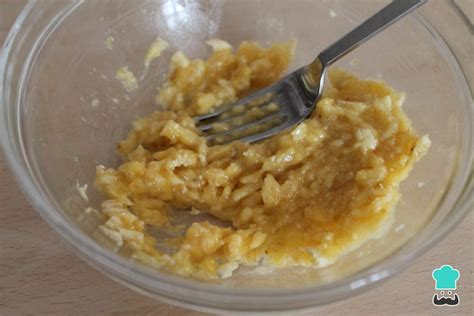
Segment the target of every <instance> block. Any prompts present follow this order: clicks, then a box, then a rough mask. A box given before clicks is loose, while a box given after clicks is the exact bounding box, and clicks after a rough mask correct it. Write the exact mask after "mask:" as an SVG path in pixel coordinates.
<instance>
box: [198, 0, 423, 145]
mask: <svg viewBox="0 0 474 316" xmlns="http://www.w3.org/2000/svg"><path fill="white" fill-rule="evenodd" d="M426 1H427V0H394V1H392V2H391V3H390V4H388V5H387V6H386V7H385V8H383V9H382V10H380V11H379V12H377V13H376V14H375V15H373V16H372V17H370V18H369V19H368V20H366V21H365V22H364V23H362V24H361V25H359V26H358V27H357V28H355V29H354V30H353V31H351V32H350V33H348V34H347V35H345V36H344V37H342V38H341V39H340V40H338V41H337V42H335V43H334V44H332V45H331V46H329V47H328V48H327V49H325V50H324V51H322V52H321V53H320V54H319V56H318V57H317V58H316V59H315V60H314V61H313V62H312V63H311V64H309V65H307V66H305V67H302V68H300V69H298V70H296V71H295V72H293V73H291V74H289V75H287V76H285V77H284V78H283V79H281V80H280V81H279V82H277V83H276V84H273V85H271V86H269V87H267V88H264V89H261V90H259V91H257V92H255V93H253V94H251V95H249V96H247V97H245V98H243V99H240V100H239V101H237V102H235V103H232V104H227V105H224V106H221V107H219V108H218V109H216V110H215V111H213V112H211V113H208V114H204V115H201V116H197V117H195V121H196V125H197V127H198V128H199V129H200V130H201V131H202V132H204V134H205V135H206V138H207V141H208V143H209V144H210V145H217V144H224V143H228V142H231V141H234V140H240V141H244V142H256V141H259V140H262V139H264V138H267V137H269V136H271V135H274V134H276V133H278V132H281V131H283V130H286V129H288V128H289V127H291V126H293V125H295V124H298V123H299V122H301V121H302V120H304V119H305V118H307V117H308V116H309V115H310V114H311V112H312V111H313V110H314V109H315V107H316V102H317V101H318V99H319V97H320V96H321V94H322V91H323V87H324V82H325V79H326V74H327V68H328V67H329V66H330V65H331V64H333V63H334V62H335V61H337V60H338V59H339V58H341V57H342V56H344V55H345V54H347V53H349V52H350V51H352V50H353V49H355V48H356V47H357V46H359V45H360V44H362V43H364V42H365V41H367V40H368V39H370V38H371V37H373V36H374V35H376V34H377V33H379V32H381V31H382V30H384V29H385V28H386V27H388V26H389V25H391V24H393V23H394V22H396V21H398V20H399V19H400V18H402V17H403V16H405V15H406V14H408V13H410V12H411V11H413V10H415V9H416V8H417V7H419V6H420V5H422V4H423V3H425V2H426Z"/></svg>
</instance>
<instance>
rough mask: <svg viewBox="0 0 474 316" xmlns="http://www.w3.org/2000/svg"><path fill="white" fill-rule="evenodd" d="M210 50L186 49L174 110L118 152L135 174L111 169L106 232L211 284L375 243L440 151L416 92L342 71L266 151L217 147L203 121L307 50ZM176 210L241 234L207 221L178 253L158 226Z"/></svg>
mask: <svg viewBox="0 0 474 316" xmlns="http://www.w3.org/2000/svg"><path fill="white" fill-rule="evenodd" d="M208 44H209V45H211V46H212V48H213V53H212V55H211V56H210V57H209V59H207V60H199V59H195V60H190V59H188V58H187V57H186V55H185V54H184V53H183V52H180V51H178V52H176V53H174V55H173V57H172V59H171V69H170V74H169V78H168V81H167V82H166V83H165V84H164V86H163V87H162V88H161V89H160V92H159V94H158V96H157V99H158V101H159V103H160V104H162V105H164V108H165V110H164V111H160V112H155V113H152V114H151V115H150V116H148V117H145V118H140V119H138V120H136V121H135V122H134V123H133V126H132V129H131V131H130V133H129V134H128V137H127V138H126V139H125V140H124V141H122V142H120V143H119V144H118V151H119V152H120V154H121V155H122V156H123V164H122V165H120V166H119V167H118V168H116V169H114V168H105V167H104V166H99V167H97V174H96V179H95V187H96V188H98V189H99V190H100V191H101V192H103V194H104V195H105V196H106V198H107V200H106V201H105V202H103V204H102V213H103V214H104V215H105V216H106V217H107V219H108V220H107V221H106V222H105V224H104V225H102V226H101V227H100V229H101V230H102V231H103V232H104V233H105V234H106V235H107V236H109V237H110V238H112V239H113V240H114V241H115V242H116V243H117V245H119V246H124V247H127V248H128V249H131V250H132V252H133V256H132V258H133V259H134V260H137V261H139V262H142V263H145V264H147V265H150V266H152V267H156V268H159V269H162V270H164V271H168V272H171V273H176V274H179V275H182V276H189V277H193V278H198V279H207V280H208V279H216V278H226V277H229V276H231V275H232V273H233V271H234V270H235V269H237V268H238V267H239V266H240V265H254V264H267V265H273V266H277V267H291V266H314V267H322V266H325V265H328V264H330V263H332V262H334V261H335V260H337V258H338V257H340V256H341V255H343V254H344V253H346V252H348V251H350V250H353V249H355V248H356V247H358V246H360V245H361V244H362V243H363V242H365V241H366V240H368V239H369V238H371V237H373V236H374V235H375V234H376V233H377V232H378V231H379V230H380V229H381V228H382V227H383V226H384V224H386V223H387V222H388V221H389V219H390V218H391V216H392V215H393V211H394V206H395V204H396V203H397V201H398V199H399V198H400V193H399V184H400V182H401V181H402V180H404V179H405V178H406V177H407V176H408V173H409V171H410V170H411V168H412V167H413V164H414V163H415V162H416V161H418V160H419V159H420V158H421V157H422V156H423V155H424V154H425V153H426V152H427V150H428V148H429V146H430V141H429V139H428V137H427V136H423V137H418V136H417V135H416V134H415V132H414V131H413V129H412V127H411V124H410V121H409V120H408V119H407V117H406V115H405V114H404V112H403V110H402V107H401V106H402V103H403V99H404V95H403V94H401V93H399V92H396V91H394V90H393V89H391V88H390V87H388V86H387V85H386V84H385V83H383V82H376V81H369V80H359V79H358V78H356V77H355V76H353V75H351V74H348V73H346V72H343V71H340V70H333V71H332V72H331V73H330V81H331V85H332V87H331V88H329V89H327V91H325V93H324V96H323V97H322V98H321V99H320V101H319V102H318V104H317V107H316V110H315V111H314V112H313V114H312V115H311V117H310V118H308V119H307V120H305V121H304V122H303V123H301V124H299V125H298V126H295V127H294V128H293V129H292V130H289V131H287V132H284V133H281V134H278V135H276V136H274V137H271V138H269V139H267V140H264V141H262V142H259V143H256V144H245V143H241V142H233V143H230V144H227V145H219V146H209V145H207V144H206V141H205V139H204V137H202V136H201V135H200V132H199V131H198V130H197V128H196V127H195V125H194V121H193V119H192V116H193V115H197V114H203V113H206V112H209V111H211V110H212V109H214V108H215V107H216V106H219V105H221V104H223V103H226V102H230V101H234V100H237V99H238V98H240V97H242V96H245V95H247V94H249V93H250V92H252V91H254V90H256V89H259V88H262V87H265V86H267V85H269V84H271V83H273V82H275V81H277V80H278V79H279V78H281V76H282V75H283V74H284V72H285V71H286V69H287V67H288V65H289V63H290V61H291V59H292V56H293V50H294V44H293V43H291V42H290V43H274V44H272V45H271V46H269V47H268V48H263V47H261V46H259V45H258V44H256V43H249V42H244V43H242V44H241V45H240V46H239V47H238V48H237V50H236V51H235V52H234V51H233V49H232V47H231V46H230V45H229V44H227V43H226V42H224V41H220V40H212V41H209V42H208ZM171 209H185V210H187V211H188V212H191V213H192V214H196V213H201V212H202V213H207V214H210V215H212V216H215V217H217V218H219V219H222V220H224V221H228V222H229V223H231V227H229V228H221V227H219V226H216V225H212V224H210V223H209V222H195V223H194V224H192V225H191V226H190V227H188V228H187V230H186V231H185V234H184V236H183V237H182V238H174V239H172V240H169V243H170V245H173V247H174V249H175V250H174V251H173V252H172V253H170V254H164V253H161V252H160V251H158V250H157V249H156V247H155V244H156V240H155V239H154V238H153V237H151V236H150V235H149V234H147V227H155V228H158V229H168V228H169V227H170V225H171V224H170V220H171V214H172V212H171V211H170V210H171ZM183 212H184V211H183Z"/></svg>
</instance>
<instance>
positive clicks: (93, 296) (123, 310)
mask: <svg viewBox="0 0 474 316" xmlns="http://www.w3.org/2000/svg"><path fill="white" fill-rule="evenodd" d="M437 1H444V0H437ZM459 2H460V5H461V7H463V8H467V10H468V11H469V10H471V9H472V7H473V6H474V0H460V1H459ZM22 3H23V1H20V0H0V43H2V42H3V40H4V38H5V36H6V34H7V32H8V29H9V28H10V26H11V25H12V23H13V21H14V18H15V17H16V15H17V14H18V12H19V11H20V10H21V8H22ZM467 14H468V15H472V10H471V11H469V12H467ZM473 225H474V214H473V213H471V214H470V215H468V217H466V218H465V219H464V221H463V222H462V223H461V225H459V226H458V227H457V229H456V230H455V231H453V232H452V233H451V234H449V236H448V237H447V238H445V239H444V240H443V241H442V242H441V243H440V244H439V245H437V246H436V247H435V248H433V249H431V250H430V251H429V252H428V253H426V254H424V255H423V256H422V257H420V258H418V259H417V260H416V261H415V263H414V264H413V265H412V266H411V267H410V268H409V269H407V270H405V271H403V272H402V273H400V274H398V275H396V276H395V277H393V278H391V279H389V280H388V281H387V282H385V283H383V284H382V285H381V286H379V287H377V288H376V289H373V290H371V291H368V292H366V293H363V294H361V295H358V296H355V297H353V298H350V299H347V300H344V301H340V302H337V303H333V304H330V305H327V306H324V307H321V308H319V309H318V310H316V311H315V312H313V313H309V314H313V315H314V314H322V315H329V314H330V315H374V314H386V315H398V314H404V315H425V314H439V315H442V314H464V315H468V314H469V315H472V314H473V312H474V310H473V302H474V288H473V264H474V263H473V260H474V258H473V244H472V243H473V236H474V235H473ZM442 264H451V265H453V266H454V267H456V268H457V269H459V270H460V272H461V277H460V280H459V281H458V290H457V291H456V292H457V293H458V294H459V295H460V298H461V304H460V305H459V306H457V307H441V308H440V307H434V306H433V305H432V303H431V299H432V296H433V293H434V282H433V279H432V277H431V272H432V270H433V269H434V268H436V267H439V266H440V265H442ZM25 314H31V315H33V314H34V315H45V314H60V315H64V314H67V315H83V314H89V315H97V314H101V315H102V314H107V315H109V314H114V315H143V314H153V315H204V314H203V313H198V312H193V311H189V310H186V309H183V308H179V307H174V306H170V305H167V304H164V303H161V302H158V301H154V300H152V299H150V298H148V297H145V296H142V295H140V294H138V293H136V292H134V291H132V290H130V289H128V288H126V287H124V286H122V285H120V284H118V283H116V282H114V281H112V280H110V279H108V278H107V277H105V276H103V275H102V274H101V273H99V272H98V271H96V270H95V269H93V268H91V267H90V266H89V265H87V264H86V263H84V262H83V261H82V260H81V259H79V258H78V257H77V256H76V255H75V254H74V253H73V251H72V250H71V249H70V248H68V247H66V246H65V245H64V244H63V243H62V242H61V240H60V239H59V237H58V236H57V235H56V234H55V233H54V232H53V230H52V229H51V228H50V227H49V226H48V225H47V224H46V223H45V222H44V221H43V220H42V219H41V218H40V216H39V215H38V214H37V213H36V212H35V210H34V209H33V208H32V207H31V206H30V204H29V203H28V202H27V200H26V199H25V198H24V196H23V194H22V193H21V192H20V190H19V189H18V188H17V186H16V183H15V181H14V179H13V176H12V175H11V173H10V172H9V171H8V169H7V166H6V163H5V160H4V158H3V156H2V155H1V154H0V315H25Z"/></svg>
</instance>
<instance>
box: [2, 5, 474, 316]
mask: <svg viewBox="0 0 474 316" xmlns="http://www.w3.org/2000/svg"><path fill="white" fill-rule="evenodd" d="M385 3H386V1H380V2H377V3H376V2H374V1H371V0H366V1H361V0H358V1H311V0H298V1H291V2H290V1H287V0H278V1H276V0H259V1H254V0H243V1H231V0H228V1H205V0H203V1H188V0H144V1H140V2H137V1H128V0H123V1H119V0H114V1H105V0H104V1H81V0H50V1H31V2H29V4H28V5H27V7H26V8H25V9H24V11H23V12H22V13H21V15H20V16H19V18H18V20H17V21H16V23H15V25H14V26H13V28H12V30H11V32H10V34H9V36H8V38H7V41H6V42H5V46H4V51H3V55H2V57H1V61H0V72H1V77H0V80H1V81H0V97H1V108H0V130H1V141H2V145H3V148H4V151H5V154H6V157H7V160H8V163H9V165H10V167H11V169H12V170H13V172H14V173H15V175H16V177H17V180H18V183H19V185H20V186H21V188H22V189H23V191H24V192H25V194H26V195H27V196H28V198H29V199H30V201H31V203H32V204H33V206H34V207H35V208H36V209H37V210H38V212H39V213H40V214H41V216H43V218H44V219H45V220H46V221H47V222H48V223H50V225H51V226H52V227H54V229H55V230H56V231H57V232H58V233H59V234H60V235H61V236H62V237H63V238H64V239H65V240H66V241H67V242H68V243H69V244H71V245H72V246H73V247H74V249H75V250H76V252H77V253H78V254H79V255H80V256H82V257H83V258H84V259H85V260H86V261H87V262H89V263H91V264H92V265H93V266H95V267H97V268H98V269H100V270H101V271H103V272H104V273H106V274H107V275H109V276H111V277H112V278H114V279H115V280H118V281H119V282H121V283H124V284H126V285H128V286H130V287H131V288H134V289H136V290H138V291H141V292H143V293H146V294H148V295H150V296H153V297H156V298H159V299H161V300H164V301H167V302H172V303H175V304H180V305H184V306H189V307H192V308H200V309H205V310H214V311H216V310H228V311H261V312H264V311H288V310H296V309H307V308H310V307H314V306H316V305H320V304H323V303H327V302H330V301H334V300H337V299H340V298H343V297H347V296H349V295H353V294H355V293H358V292H360V291H362V290H364V289H368V288H370V287H372V286H374V285H375V284H377V283H379V282H380V281H381V280H383V279H385V278H387V277H388V276H390V275H393V274H394V273H396V272H397V271H400V270H401V269H403V268H404V267H406V266H407V265H408V264H409V263H410V262H411V261H413V260H414V259H415V258H416V257H418V256H419V255H420V254H421V253H423V252H424V251H426V250H427V249H429V248H430V247H431V246H433V245H434V244H436V243H437V241H439V239H440V238H441V237H442V236H444V235H446V234H447V233H448V232H449V231H450V230H452V229H453V228H454V227H455V225H456V223H458V222H459V221H460V220H461V219H462V218H463V216H464V215H465V214H466V213H467V212H468V211H469V210H470V209H472V205H473V177H472V175H473V151H472V146H473V139H474V136H473V106H472V94H471V88H470V84H469V81H471V83H472V73H468V74H467V76H468V78H466V75H465V74H464V73H463V69H464V70H466V71H468V70H470V71H472V68H469V67H472V64H471V65H470V64H469V63H470V60H469V58H470V57H469V55H470V53H467V54H466V51H467V52H472V47H469V48H468V50H466V49H461V48H462V46H461V45H472V42H471V41H469V40H468V39H469V38H471V37H470V36H472V34H471V33H470V31H469V28H468V26H467V25H466V23H465V21H464V20H463V19H462V17H461V15H460V13H459V12H458V11H457V9H456V8H455V6H454V5H453V3H452V2H448V1H432V2H430V3H429V4H427V5H425V6H424V7H423V8H421V9H420V10H419V11H418V13H416V14H413V15H411V16H409V17H407V18H405V19H403V20H402V21H401V22H399V23H397V24H396V25H394V26H392V27H390V28H389V29H388V30H387V31H385V32H383V33H382V34H380V35H378V36H377V37H376V38H374V39H373V40H371V41H370V42H368V43H367V44H365V45H363V46H362V47H360V48H358V49H357V50H356V51H354V52H353V53H351V54H349V55H348V56H347V57H345V59H344V60H342V61H341V62H339V66H340V67H343V68H346V69H348V70H350V71H353V72H356V73H358V74H359V75H360V76H363V77H364V76H368V77H375V78H383V79H384V80H386V81H387V82H388V83H389V84H390V85H392V86H394V87H395V88H396V89H398V90H402V91H405V92H406V93H407V101H406V103H405V110H406V112H407V114H408V116H409V117H410V118H411V119H412V120H413V125H414V127H415V128H416V129H417V131H418V132H419V133H420V134H426V133H428V134H430V137H431V140H432V148H431V150H430V152H429V154H428V155H427V156H426V157H425V158H424V159H423V160H422V161H421V162H420V163H419V164H417V165H416V166H415V168H414V170H413V172H412V173H411V175H410V177H409V178H408V179H407V180H406V181H405V182H404V183H403V185H402V187H401V190H402V194H403V197H402V199H401V201H400V203H399V204H398V206H397V211H396V223H394V225H393V226H392V228H391V229H390V231H389V232H388V233H387V234H386V235H385V236H384V237H382V238H378V239H374V240H372V241H370V242H369V243H367V244H366V245H364V246H363V247H362V248H361V249H360V250H358V251H355V252H353V253H350V254H348V255H346V256H345V257H343V258H342V259H341V260H340V261H339V262H337V263H336V264H334V265H331V266H329V267H327V268H324V269H319V270H312V269H287V270H277V271H274V272H272V273H270V274H261V273H256V272H255V271H254V270H252V269H242V270H241V271H238V273H237V274H236V276H235V277H232V278H230V279H226V280H222V281H217V282H212V283H203V282H198V281H195V280H190V279H184V278H180V277H176V276H172V275H166V274H163V273H161V272H159V271H155V270H152V269H149V268H147V267H145V266H141V265H138V264H136V263H134V262H132V261H130V260H129V259H128V258H127V254H126V252H123V253H122V252H120V253H115V252H114V251H112V250H111V245H110V243H108V242H107V239H106V238H104V237H103V236H101V235H100V234H99V233H97V230H96V228H97V225H98V224H99V220H98V219H97V217H95V216H94V215H93V214H86V213H85V212H84V209H85V208H86V207H87V206H95V207H97V206H98V205H99V203H100V199H101V197H100V195H99V194H98V193H97V192H94V190H93V189H91V188H90V189H89V190H88V193H89V198H90V201H89V202H88V203H87V202H85V201H84V200H83V199H81V197H80V195H79V194H78V192H77V190H76V184H77V183H79V184H81V185H82V184H89V187H90V184H91V183H92V180H93V177H94V172H95V166H96V165H98V164H104V165H106V166H116V165H117V164H118V163H119V157H118V155H117V153H116V151H115V143H116V142H117V141H118V140H120V139H122V138H123V137H124V135H125V133H126V132H127V130H128V128H129V126H130V123H131V122H132V120H133V119H134V118H136V117H137V116H142V115H146V114H148V113H150V112H151V111H153V110H155V109H156V106H155V105H154V102H153V97H154V94H155V92H156V87H158V86H159V85H160V83H161V82H163V80H164V76H165V74H166V72H167V71H166V70H167V67H168V61H169V57H170V54H171V52H172V51H173V50H175V49H181V50H183V51H185V52H186V53H188V54H189V55H190V56H193V57H204V56H205V55H206V54H208V53H209V48H208V47H207V46H206V45H205V44H204V42H205V40H207V39H210V38H221V39H224V40H227V41H229V42H230V43H231V44H234V45H237V44H238V43H239V42H241V41H244V40H254V41H259V42H262V43H268V42H270V41H276V40H288V39H291V38H294V39H296V40H297V41H298V49H297V56H296V60H295V62H294V64H293V65H292V69H296V68H297V67H300V66H301V65H303V64H305V63H308V62H310V61H311V60H312V59H313V58H314V57H315V56H316V55H317V53H318V52H319V51H320V50H322V49H324V48H325V47H326V46H327V45H328V44H330V43H331V42H332V41H333V40H334V39H337V38H338V37H339V36H341V35H342V34H344V33H345V32H347V31H348V30H350V29H351V28H353V27H354V26H356V25H357V24H358V23H360V22H361V21H362V20H364V19H365V18H367V17H368V16H369V15H371V14H372V13H374V12H375V11H377V10H378V9H379V8H380V7H382V6H383V5H384V4H385ZM448 18H450V19H451V20H452V22H451V24H450V25H449V27H447V25H446V24H443V23H441V22H442V20H443V19H448ZM436 28H438V29H436ZM108 36H113V37H114V38H115V41H114V43H113V45H114V49H113V50H110V49H108V48H107V47H106V45H105V44H104V41H105V40H106V38H107V37H108ZM157 36H160V37H162V38H164V39H166V40H168V41H169V42H170V43H171V45H172V48H173V49H171V50H168V51H167V52H166V53H165V54H164V56H162V57H160V58H159V59H158V60H156V61H154V62H153V63H152V65H151V67H150V70H149V72H148V75H147V77H146V78H145V80H144V83H143V84H142V85H141V87H140V90H139V91H138V92H137V93H135V94H129V95H128V96H127V95H125V94H124V92H123V89H122V87H121V86H120V84H119V83H118V82H117V80H115V70H116V69H117V68H119V67H121V66H124V65H128V66H129V68H130V69H131V70H132V71H133V72H135V73H141V71H142V70H143V56H144V54H145V52H146V50H147V48H148V46H149V45H150V43H151V42H152V41H153V40H154V39H155V38H156V37H157ZM466 42H467V43H466ZM464 48H465V47H464ZM471 57H472V56H471Z"/></svg>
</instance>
